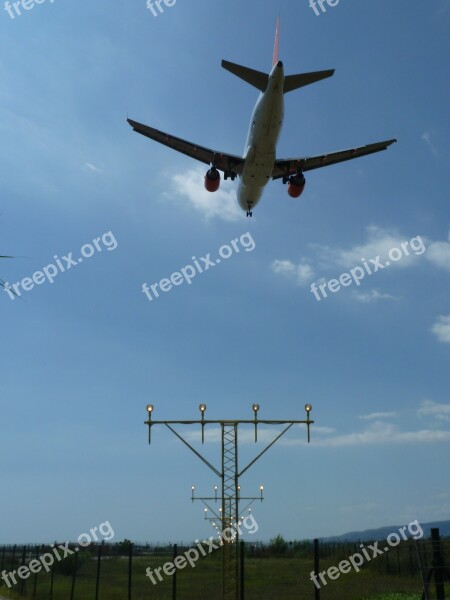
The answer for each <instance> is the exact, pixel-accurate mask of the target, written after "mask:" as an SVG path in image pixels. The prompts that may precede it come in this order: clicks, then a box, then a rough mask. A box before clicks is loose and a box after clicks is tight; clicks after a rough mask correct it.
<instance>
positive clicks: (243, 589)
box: [240, 540, 245, 600]
mask: <svg viewBox="0 0 450 600" xmlns="http://www.w3.org/2000/svg"><path fill="white" fill-rule="evenodd" d="M240 550H241V554H240V559H241V560H240V567H241V572H240V575H241V585H240V587H241V600H244V598H245V542H244V540H241V542H240Z"/></svg>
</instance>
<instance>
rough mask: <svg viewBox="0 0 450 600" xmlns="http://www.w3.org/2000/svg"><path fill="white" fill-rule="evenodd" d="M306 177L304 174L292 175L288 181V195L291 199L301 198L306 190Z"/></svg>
mask: <svg viewBox="0 0 450 600" xmlns="http://www.w3.org/2000/svg"><path fill="white" fill-rule="evenodd" d="M305 184H306V180H305V176H304V175H303V173H297V175H292V176H291V177H290V178H289V181H288V194H289V196H290V197H291V198H299V197H300V196H301V195H302V192H303V190H304V189H305Z"/></svg>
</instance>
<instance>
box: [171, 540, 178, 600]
mask: <svg viewBox="0 0 450 600" xmlns="http://www.w3.org/2000/svg"><path fill="white" fill-rule="evenodd" d="M177 555H178V546H177V544H174V545H173V562H175V559H176V557H177ZM177 571H178V569H177V568H175V572H174V574H173V575H172V600H177Z"/></svg>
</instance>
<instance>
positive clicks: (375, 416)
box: [358, 412, 397, 421]
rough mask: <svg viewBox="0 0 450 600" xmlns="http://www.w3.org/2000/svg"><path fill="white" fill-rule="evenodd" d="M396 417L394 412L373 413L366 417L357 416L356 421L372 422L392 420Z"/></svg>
mask: <svg viewBox="0 0 450 600" xmlns="http://www.w3.org/2000/svg"><path fill="white" fill-rule="evenodd" d="M396 416H397V413H396V412H374V413H370V414H368V415H359V417H358V419H362V420H363V421H373V420H374V419H392V418H393V417H396Z"/></svg>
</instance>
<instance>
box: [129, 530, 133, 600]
mask: <svg viewBox="0 0 450 600" xmlns="http://www.w3.org/2000/svg"><path fill="white" fill-rule="evenodd" d="M132 571H133V544H132V542H130V545H129V547H128V600H131V589H132V588H131V586H132Z"/></svg>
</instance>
